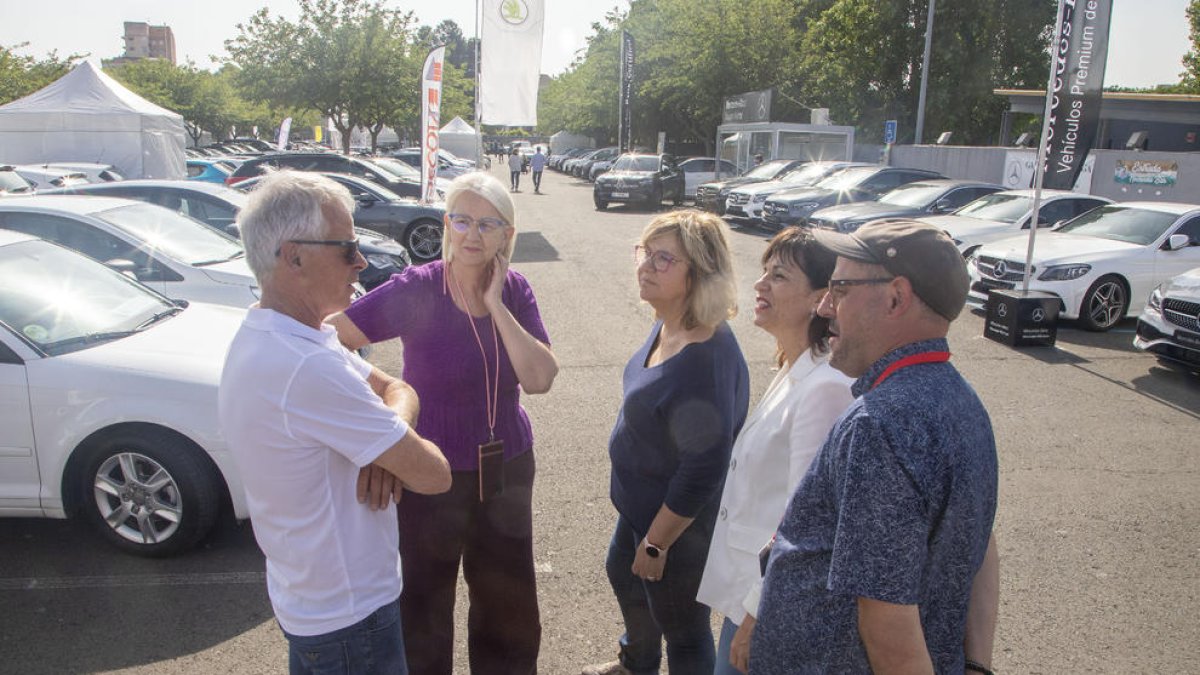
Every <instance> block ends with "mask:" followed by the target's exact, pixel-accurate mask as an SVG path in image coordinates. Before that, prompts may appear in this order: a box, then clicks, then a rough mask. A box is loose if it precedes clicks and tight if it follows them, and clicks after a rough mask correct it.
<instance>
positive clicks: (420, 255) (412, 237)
mask: <svg viewBox="0 0 1200 675" xmlns="http://www.w3.org/2000/svg"><path fill="white" fill-rule="evenodd" d="M400 243H401V244H404V248H407V249H408V254H409V255H410V256H412V259H413V262H415V263H418V264H420V263H427V262H429V261H431V260H437V259H438V258H440V257H442V224H441V223H439V222H438V221H436V220H434V219H432V218H421V219H420V220H414V221H413V222H411V223H409V224H408V227H407V228H406V229H405V230H404V236H403V237H402V238H401V240H400Z"/></svg>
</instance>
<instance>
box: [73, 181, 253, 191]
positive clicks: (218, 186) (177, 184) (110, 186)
mask: <svg viewBox="0 0 1200 675" xmlns="http://www.w3.org/2000/svg"><path fill="white" fill-rule="evenodd" d="M129 187H153V188H175V189H178V190H189V191H192V192H204V193H207V194H221V193H223V192H225V191H227V190H229V189H230V188H229V187H228V186H227V185H225V184H223V183H210V182H208V181H203V180H184V179H176V180H171V179H167V178H137V179H134V180H119V181H113V182H111V183H92V184H90V185H79V186H77V187H74V188H67V189H73V190H95V191H96V192H108V191H113V190H122V189H124V188H129Z"/></svg>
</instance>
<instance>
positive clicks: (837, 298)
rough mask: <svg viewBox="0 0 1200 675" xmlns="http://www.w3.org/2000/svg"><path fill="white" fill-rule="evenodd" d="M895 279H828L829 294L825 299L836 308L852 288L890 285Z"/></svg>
mask: <svg viewBox="0 0 1200 675" xmlns="http://www.w3.org/2000/svg"><path fill="white" fill-rule="evenodd" d="M895 278H896V277H868V278H866V279H830V280H829V292H828V293H826V294H825V297H827V298H829V301H830V302H831V303H833V305H834V306H835V307H836V306H837V304H838V303H839V302H841V301H842V298H844V297H846V294H847V293H849V292H850V289H851V288H853V287H854V286H874V285H877V284H887V283H891V282H892V280H893V279H895Z"/></svg>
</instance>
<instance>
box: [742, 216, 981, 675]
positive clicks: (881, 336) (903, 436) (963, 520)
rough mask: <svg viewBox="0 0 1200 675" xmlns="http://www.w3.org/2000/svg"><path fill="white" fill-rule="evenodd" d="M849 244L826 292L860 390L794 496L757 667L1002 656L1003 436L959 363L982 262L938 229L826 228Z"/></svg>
mask: <svg viewBox="0 0 1200 675" xmlns="http://www.w3.org/2000/svg"><path fill="white" fill-rule="evenodd" d="M812 234H813V236H814V237H815V239H816V240H817V242H818V243H819V244H821V245H822V246H823V247H824V248H826V249H828V250H830V251H832V252H833V253H836V254H837V255H838V260H837V265H836V266H835V267H834V271H833V276H832V277H831V278H830V280H829V292H828V293H827V294H826V295H825V298H824V299H823V300H822V301H821V303H820V305H819V306H818V308H817V312H818V314H819V315H820V316H822V317H824V318H826V319H829V321H830V326H829V331H830V334H831V336H832V337H831V338H830V346H831V353H830V359H829V362H830V364H831V365H832V366H833V367H834V368H837V369H838V370H840V371H842V372H843V373H845V374H846V375H849V376H850V377H854V378H858V379H857V381H856V382H855V383H854V385H853V387H852V391H853V393H854V394H855V395H856V396H858V398H857V399H856V400H855V401H854V403H852V404H851V405H850V407H849V408H848V409H847V410H846V412H845V413H844V414H843V415H842V416H841V418H839V419H838V421H837V423H836V424H835V425H834V427H833V430H832V431H831V432H830V435H829V438H828V439H827V440H826V441H825V444H824V446H823V447H822V448H821V451H820V453H819V454H818V455H817V457H816V459H815V460H814V461H813V463H812V466H811V467H810V468H809V470H808V473H806V474H805V475H804V478H803V479H801V481H800V485H799V487H798V488H797V489H796V492H795V494H793V495H792V498H791V501H789V502H788V506H787V508H786V510H785V511H784V515H783V519H782V522H781V523H780V525H779V529H778V531H777V532H776V534H775V542H774V545H773V547H772V549H771V553H770V557H769V559H768V563H767V568H766V576H765V578H764V579H763V586H762V600H761V603H760V605H759V608H758V621H757V624H756V625H755V627H754V632H753V635H752V637H751V641H750V659H749V664H750V673H751V674H754V675H757V674H760V673H761V674H763V675H773V674H784V673H786V674H789V675H790V674H792V673H869V672H872V671H874V672H905V673H909V672H912V673H918V672H920V673H935V672H936V673H962V672H964V669H965V670H969V671H973V672H984V673H986V672H988V670H987V669H988V668H989V667H990V662H991V642H992V637H993V631H994V628H995V615H996V604H997V597H998V593H999V591H998V585H999V567H998V565H999V563H998V562H997V560H996V556H995V548H994V543H993V541H992V538H991V532H992V519H993V517H994V516H995V512H996V489H997V462H996V441H995V437H994V436H993V434H992V425H991V421H990V419H989V418H988V414H987V411H986V410H985V409H984V407H983V403H982V402H980V400H979V397H978V396H976V394H975V392H974V390H972V388H971V386H970V385H969V384H967V382H966V380H964V379H963V377H962V376H961V375H960V374H959V373H958V371H957V369H956V368H955V367H954V366H953V365H951V364H950V363H949V359H950V351H949V345H948V344H947V342H946V333H947V332H948V330H949V328H950V322H951V321H953V320H954V319H955V318H956V317H957V316H958V314H959V312H961V311H962V308H963V304H964V302H965V301H966V298H967V286H968V277H967V270H966V267H965V266H964V264H963V260H962V255H960V254H959V253H958V249H957V248H956V247H955V246H954V242H952V241H951V240H950V238H949V237H948V236H946V234H945V233H944V232H942V231H941V230H940V229H937V228H935V227H932V226H929V225H925V224H922V223H917V222H914V221H906V220H888V221H877V222H876V223H872V224H868V225H865V226H863V227H862V228H860V229H859V230H858V231H856V232H855V233H853V234H849V235H846V234H840V233H837V232H828V231H826V230H820V229H813V230H812Z"/></svg>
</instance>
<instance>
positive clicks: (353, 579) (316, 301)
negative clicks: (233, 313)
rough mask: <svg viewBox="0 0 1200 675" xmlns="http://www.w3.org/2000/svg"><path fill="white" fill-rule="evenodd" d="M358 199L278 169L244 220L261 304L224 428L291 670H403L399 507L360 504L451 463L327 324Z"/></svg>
mask: <svg viewBox="0 0 1200 675" xmlns="http://www.w3.org/2000/svg"><path fill="white" fill-rule="evenodd" d="M353 208H354V202H353V199H352V198H351V196H350V193H349V192H348V191H347V190H346V189H345V188H344V187H342V186H340V185H339V184H337V183H335V182H333V181H332V180H329V179H328V178H324V177H322V176H320V175H318V174H311V173H300V172H291V171H280V172H278V173H275V174H272V175H270V176H268V177H267V178H266V179H264V180H263V182H262V184H261V185H260V186H259V187H258V188H257V189H256V190H255V191H254V192H253V193H252V194H251V196H250V202H249V204H248V205H247V206H246V208H245V209H243V210H242V212H241V214H240V217H239V226H240V228H241V233H242V239H243V241H244V242H245V245H246V255H247V262H248V263H249V265H250V268H251V269H252V270H253V271H254V275H255V277H256V278H257V279H258V282H259V286H260V287H261V289H262V299H261V301H260V302H259V303H258V305H256V306H254V307H251V308H250V310H249V313H248V314H247V316H246V319H245V321H244V322H243V324H242V328H241V330H240V331H239V332H238V334H237V336H236V337H235V338H234V341H233V343H232V345H231V346H230V349H229V354H228V356H227V358H226V361H225V370H224V372H223V373H222V376H221V386H220V393H219V410H220V419H221V430H222V433H223V434H224V436H225V438H226V439H227V441H228V442H229V447H230V448H231V450H232V452H233V455H234V457H235V459H236V460H237V462H238V466H239V468H240V470H241V473H242V477H243V481H244V483H245V489H246V498H247V503H248V505H249V510H250V517H251V519H252V521H253V523H254V535H255V538H256V539H257V540H258V544H259V546H260V547H261V548H262V550H263V553H265V554H266V557H267V591H268V594H269V595H270V597H271V605H272V606H273V608H274V610H275V617H276V619H277V620H278V621H279V625H280V627H281V628H282V629H283V632H284V635H285V636H286V637H287V639H288V645H289V649H288V660H289V666H290V671H291V672H292V673H314V672H346V673H406V672H407V667H406V665H405V660H404V642H403V637H402V634H401V630H400V613H399V606H398V603H397V600H398V599H399V597H400V590H401V578H400V554H399V545H398V544H399V542H398V536H399V535H398V529H397V523H396V509H395V508H393V507H392V505H391V504H389V503H386V501H382V502H375V503H371V504H366V503H364V502H365V501H366V495H367V494H368V492H369V493H370V494H372V495H380V494H387V495H390V494H392V493H393V492H394V494H396V495H399V494H400V491H401V490H400V488H401V487H403V488H406V489H409V490H412V491H414V492H419V493H426V494H433V493H438V492H444V491H446V490H447V489H448V488H449V487H450V467H449V464H448V463H447V461H446V459H445V458H444V457H443V456H442V454H441V452H440V451H439V450H438V448H437V446H436V445H434V444H433V443H431V442H429V441H427V440H425V439H423V438H421V437H420V436H418V435H417V433H416V431H415V430H413V429H412V428H410V426H409V425H410V423H412V422H413V421H414V420H416V418H417V412H418V403H417V398H416V394H415V393H414V392H413V391H412V389H411V388H410V387H408V385H405V384H404V383H402V382H400V381H399V380H397V379H395V378H392V377H390V376H389V375H386V374H385V373H383V372H382V371H380V370H379V369H378V368H374V367H372V366H371V365H370V364H368V363H367V362H366V361H364V360H362V359H361V358H359V357H358V356H357V355H356V354H354V353H353V352H350V351H347V350H346V349H345V348H344V347H342V346H341V344H340V343H339V342H338V339H337V334H336V333H335V332H334V330H333V328H331V327H330V326H328V325H325V324H323V323H322V321H323V319H324V318H325V317H326V316H328V315H330V314H332V313H334V312H338V311H341V310H343V309H345V308H346V307H347V306H349V304H350V298H351V293H352V292H353V288H352V284H353V283H354V282H355V281H356V280H357V278H358V273H359V271H361V270H362V269H363V268H364V267H366V261H365V260H364V259H363V257H362V255H361V254H360V253H359V252H358V240H357V239H355V238H354V229H353V221H352V219H351V216H350V214H351V212H352V211H353ZM380 483H383V484H384V487H382V488H380V486H379V484H380ZM369 484H370V485H369ZM393 485H395V489H394V491H393V489H392V486H393ZM368 487H370V490H368Z"/></svg>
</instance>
